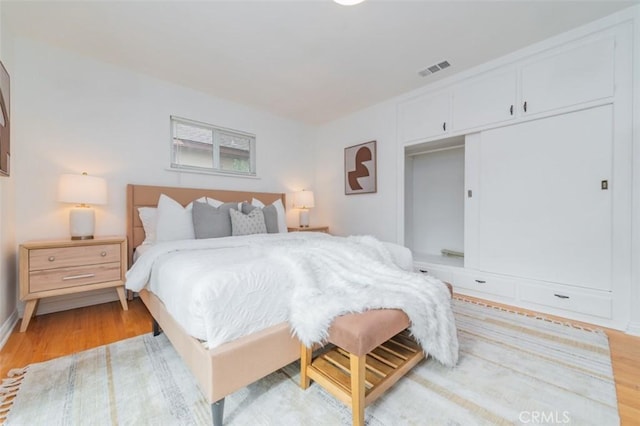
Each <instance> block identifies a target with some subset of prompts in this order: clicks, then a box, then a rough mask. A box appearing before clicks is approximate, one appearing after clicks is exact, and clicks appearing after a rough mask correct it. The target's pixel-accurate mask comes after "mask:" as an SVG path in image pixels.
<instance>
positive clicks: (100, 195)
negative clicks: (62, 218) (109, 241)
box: [58, 172, 107, 240]
mask: <svg viewBox="0 0 640 426" xmlns="http://www.w3.org/2000/svg"><path fill="white" fill-rule="evenodd" d="M58 201H60V202H61V203H73V204H76V206H75V207H73V208H72V209H71V212H70V213H69V230H70V232H71V239H72V240H90V239H92V238H93V231H94V228H95V212H94V211H93V208H91V206H90V205H91V204H106V203H107V182H106V181H105V180H104V179H103V178H99V177H95V176H89V175H87V173H86V172H85V173H82V174H81V175H74V174H63V175H61V176H60V181H59V184H58Z"/></svg>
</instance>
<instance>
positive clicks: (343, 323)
mask: <svg viewBox="0 0 640 426" xmlns="http://www.w3.org/2000/svg"><path fill="white" fill-rule="evenodd" d="M409 324H410V322H409V317H408V316H407V314H405V313H404V312H403V311H401V310H400V309H372V310H370V311H365V312H361V313H355V314H346V315H342V316H339V317H337V318H336V319H335V320H333V323H332V324H331V327H330V328H329V342H331V343H333V344H334V345H336V346H339V347H341V348H342V349H344V350H345V351H347V352H350V353H352V354H355V355H358V356H361V355H365V354H367V353H369V352H371V351H372V350H373V349H375V348H376V347H377V346H378V345H380V344H381V343H384V342H386V341H387V340H389V339H390V338H392V337H393V336H395V335H396V334H398V333H400V332H401V331H402V330H404V329H405V328H407V327H409Z"/></svg>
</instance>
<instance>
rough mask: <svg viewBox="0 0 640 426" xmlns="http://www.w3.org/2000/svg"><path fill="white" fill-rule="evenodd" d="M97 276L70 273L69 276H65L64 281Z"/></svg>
mask: <svg viewBox="0 0 640 426" xmlns="http://www.w3.org/2000/svg"><path fill="white" fill-rule="evenodd" d="M95 276H96V274H80V275H69V276H68V277H63V278H62V281H69V280H79V279H82V278H93V277H95Z"/></svg>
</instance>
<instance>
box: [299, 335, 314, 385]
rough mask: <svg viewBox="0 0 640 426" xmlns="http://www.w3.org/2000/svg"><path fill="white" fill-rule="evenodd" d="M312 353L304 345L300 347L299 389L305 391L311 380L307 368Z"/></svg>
mask: <svg viewBox="0 0 640 426" xmlns="http://www.w3.org/2000/svg"><path fill="white" fill-rule="evenodd" d="M312 355H313V351H312V350H311V348H307V347H306V346H305V345H301V349H300V387H301V388H302V389H307V388H308V387H309V385H310V384H311V379H309V375H308V374H307V368H308V367H309V366H310V365H311V356H312Z"/></svg>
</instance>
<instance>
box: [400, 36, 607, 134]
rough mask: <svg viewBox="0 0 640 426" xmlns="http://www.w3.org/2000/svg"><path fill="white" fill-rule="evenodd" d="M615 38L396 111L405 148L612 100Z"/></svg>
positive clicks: (555, 52) (548, 55) (539, 58)
mask: <svg viewBox="0 0 640 426" xmlns="http://www.w3.org/2000/svg"><path fill="white" fill-rule="evenodd" d="M614 53H615V38H614V36H613V35H611V34H607V35H599V34H597V35H594V36H591V37H586V38H585V39H584V40H580V41H579V42H577V43H575V44H572V45H570V46H560V47H557V48H554V49H550V50H549V51H547V52H544V53H541V54H539V55H536V56H534V57H533V58H530V59H528V60H524V61H522V62H519V63H516V64H512V65H509V66H505V67H504V69H498V70H492V71H491V72H485V73H483V74H481V75H480V76H478V77H473V78H469V79H466V80H464V81H462V82H460V83H458V84H455V85H453V86H451V87H447V88H443V89H439V90H438V91H437V92H426V93H424V94H422V95H420V96H416V97H414V98H412V99H409V100H407V101H404V102H402V103H400V104H399V105H398V130H399V131H398V136H399V139H400V141H401V142H402V143H403V144H407V143H416V142H421V141H425V140H429V139H433V138H434V137H438V136H440V137H441V136H443V135H447V134H455V133H459V132H461V131H468V130H472V129H479V128H482V127H487V126H491V127H495V126H498V125H503V124H505V123H506V122H509V121H510V120H514V119H517V118H527V117H531V118H533V117H535V116H536V115H537V114H538V115H539V114H543V113H553V112H554V111H558V110H561V111H562V110H566V109H567V108H574V107H576V106H578V105H585V104H588V103H590V102H597V101H601V100H603V99H610V98H611V97H612V96H613V94H614V71H615V70H614Z"/></svg>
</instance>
